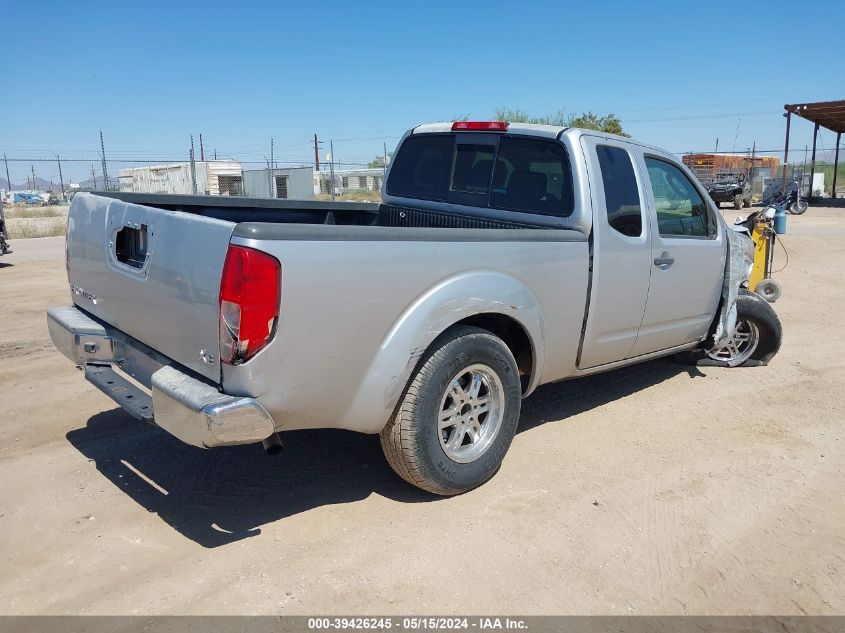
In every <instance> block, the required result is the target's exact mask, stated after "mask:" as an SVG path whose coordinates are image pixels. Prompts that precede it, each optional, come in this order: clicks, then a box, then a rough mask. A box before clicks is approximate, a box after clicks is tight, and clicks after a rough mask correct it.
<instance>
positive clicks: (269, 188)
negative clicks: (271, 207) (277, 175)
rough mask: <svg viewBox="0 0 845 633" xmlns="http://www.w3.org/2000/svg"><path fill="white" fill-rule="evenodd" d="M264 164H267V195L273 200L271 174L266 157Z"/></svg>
mask: <svg viewBox="0 0 845 633" xmlns="http://www.w3.org/2000/svg"><path fill="white" fill-rule="evenodd" d="M264 162H265V163H267V193H268V194H269V197H270V198H275V197H276V196H274V195H273V172H272V171H271V169H270V161H269V160H268V159H267V157H266V156H265V157H264Z"/></svg>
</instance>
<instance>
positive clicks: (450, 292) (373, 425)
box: [349, 270, 545, 433]
mask: <svg viewBox="0 0 845 633" xmlns="http://www.w3.org/2000/svg"><path fill="white" fill-rule="evenodd" d="M458 325H473V326H475V327H479V328H482V329H485V330H487V331H489V332H491V333H492V334H494V335H496V336H498V337H499V338H501V339H502V341H503V342H504V343H505V345H506V346H507V347H508V348H509V349H510V350H511V353H513V355H514V358H515V359H516V361H517V366H518V367H519V370H520V377H521V380H520V382H521V384H522V391H523V396H527V395H528V394H530V393H531V392H532V391H533V390H534V388H535V387H536V386H537V384H538V382H539V379H540V376H541V375H542V371H543V367H544V363H545V356H544V341H545V323H544V320H543V315H542V310H541V307H540V304H539V302H538V301H537V299H536V297H535V296H534V294H533V293H532V292H531V290H530V289H529V288H528V287H527V286H526V285H525V283H524V282H522V281H521V280H519V279H517V278H515V277H512V276H511V275H509V274H507V273H504V272H500V271H490V270H479V271H468V272H464V273H461V274H458V275H455V276H452V277H449V278H447V279H444V280H441V281H440V282H438V283H437V284H435V285H434V286H432V287H431V288H429V289H428V290H426V291H425V292H424V293H422V294H421V295H420V296H419V297H418V298H417V299H416V300H415V301H414V302H413V303H412V304H410V305H409V306H408V308H406V310H405V311H404V312H403V313H402V314H401V315H400V316H399V317H398V318H397V319H396V321H395V322H394V324H393V326H392V327H391V329H390V330H389V331H388V332H387V334H386V336H385V338H384V339H383V341H382V344H381V345H380V346H379V349H378V350H377V352H376V354H375V357H374V358H373V361H372V363H371V364H370V367H369V369H368V371H367V374H366V376H365V377H364V379H363V381H362V382H361V384H360V385H359V389H358V393H357V394H356V397H355V398H354V400H353V402H352V404H351V406H350V409H349V415H350V420H355V421H356V426H357V427H358V428H361V429H362V430H365V429H366V430H365V432H372V433H377V432H379V431H380V430H381V428H382V427H383V426H384V424H385V423H386V421H387V420H386V419H387V417H389V415H390V413H389V412H390V411H393V410H394V409H395V407H396V403H397V402H399V401H400V398H401V396H402V394H403V393H404V391H405V390H406V389H407V387H408V384H409V383H410V381H411V379H412V377H413V375H414V373H415V372H416V371H417V369H418V367H419V365H420V361H421V360H422V359H423V358H424V357H425V355H426V352H427V351H428V350H429V349H430V348H431V345H432V344H433V343H434V342H435V341H436V340H437V338H438V337H440V336H441V335H442V334H443V333H445V332H447V331H449V330H450V329H452V328H454V327H456V326H458ZM377 407H383V409H382V411H385V412H387V413H386V414H382V415H381V416H380V417H381V419H378V420H377V419H375V417H374V416H377V415H378V414H377V412H376V408H377Z"/></svg>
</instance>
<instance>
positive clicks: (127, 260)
mask: <svg viewBox="0 0 845 633" xmlns="http://www.w3.org/2000/svg"><path fill="white" fill-rule="evenodd" d="M148 244H149V242H148V240H147V225H146V224H141V225H139V226H124V227H123V228H122V229H120V230H119V231H118V232H117V235H116V236H115V241H114V251H115V256H116V257H117V261H119V262H121V263H123V264H126V265H127V266H131V267H132V268H143V267H144V262H146V261H147V245H148Z"/></svg>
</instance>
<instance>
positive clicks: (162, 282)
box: [68, 194, 235, 383]
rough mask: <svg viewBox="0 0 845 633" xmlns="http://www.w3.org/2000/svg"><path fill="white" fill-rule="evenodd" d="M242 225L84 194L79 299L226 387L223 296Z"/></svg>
mask: <svg viewBox="0 0 845 633" xmlns="http://www.w3.org/2000/svg"><path fill="white" fill-rule="evenodd" d="M234 227H235V224H234V223H232V222H225V221H223V220H216V219H210V218H205V217H202V216H199V215H193V214H190V213H183V212H179V211H166V210H162V209H157V208H154V207H147V206H142V205H138V204H131V203H126V202H122V201H121V200H115V199H112V198H107V197H102V196H97V195H93V194H79V195H77V196H75V197H74V199H73V204H72V205H71V209H70V217H69V220H68V278H69V281H70V285H71V293H72V296H73V301H74V303H75V304H76V305H78V306H79V307H80V308H82V309H84V310H86V311H87V312H89V313H91V314H93V315H94V316H96V317H98V318H100V319H102V320H103V321H106V322H107V323H109V324H111V325H112V326H114V327H116V328H117V329H119V330H122V331H123V332H125V333H126V334H129V335H130V336H132V337H134V338H136V339H138V340H139V341H141V342H142V343H145V344H146V345H149V346H150V347H152V348H153V349H155V350H158V351H159V352H161V353H162V354H164V355H165V356H167V357H169V358H171V359H173V360H175V361H176V362H178V363H180V364H182V365H184V366H186V367H188V368H189V369H192V370H194V371H195V372H197V373H199V374H201V375H203V376H205V377H206V378H209V379H211V380H213V381H214V382H218V383H219V382H220V365H219V358H218V356H219V351H218V350H219V334H218V294H219V291H220V277H221V274H222V271H223V263H224V261H225V259H226V250H227V248H228V244H229V238H230V237H231V234H232V231H233V229H234Z"/></svg>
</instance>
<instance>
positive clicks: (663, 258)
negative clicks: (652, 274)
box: [654, 251, 675, 270]
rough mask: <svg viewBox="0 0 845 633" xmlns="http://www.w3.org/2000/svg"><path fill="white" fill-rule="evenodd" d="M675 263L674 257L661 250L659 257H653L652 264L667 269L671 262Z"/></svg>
mask: <svg viewBox="0 0 845 633" xmlns="http://www.w3.org/2000/svg"><path fill="white" fill-rule="evenodd" d="M674 263H675V258H674V257H670V256H669V253H667V252H666V251H663V253H661V255H660V257H655V258H654V265H655V266H657V267H658V268H659V269H660V270H668V269H669V268H670V267H671V266H672V264H674Z"/></svg>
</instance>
